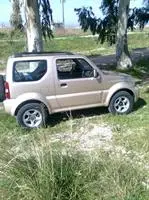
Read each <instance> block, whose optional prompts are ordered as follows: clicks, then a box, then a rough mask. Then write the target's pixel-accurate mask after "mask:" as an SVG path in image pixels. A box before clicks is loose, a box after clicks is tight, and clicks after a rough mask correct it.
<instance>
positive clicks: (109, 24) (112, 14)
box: [75, 0, 118, 45]
mask: <svg viewBox="0 0 149 200" xmlns="http://www.w3.org/2000/svg"><path fill="white" fill-rule="evenodd" d="M100 9H101V10H102V13H103V15H104V18H103V19H101V18H96V16H95V15H94V13H93V11H92V7H87V8H86V7H83V8H78V9H75V11H76V13H77V15H78V16H79V22H80V25H81V27H82V29H83V30H84V31H87V30H88V29H90V30H91V32H92V33H93V35H95V34H98V35H99V37H98V39H99V41H100V43H101V44H103V43H104V42H105V41H107V42H108V43H109V44H110V45H112V44H114V43H115V39H116V38H115V37H116V31H117V23H118V0H104V1H103V3H102V5H101V7H100Z"/></svg>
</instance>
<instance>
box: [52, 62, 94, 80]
mask: <svg viewBox="0 0 149 200" xmlns="http://www.w3.org/2000/svg"><path fill="white" fill-rule="evenodd" d="M56 67H57V74H58V78H59V79H77V78H90V77H93V75H94V73H93V71H94V70H93V68H92V67H91V66H90V64H89V63H88V62H87V61H85V60H84V59H58V60H57V61H56Z"/></svg>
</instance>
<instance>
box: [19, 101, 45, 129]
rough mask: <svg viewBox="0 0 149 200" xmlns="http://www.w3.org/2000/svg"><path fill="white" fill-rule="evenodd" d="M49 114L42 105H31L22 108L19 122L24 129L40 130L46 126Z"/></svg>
mask: <svg viewBox="0 0 149 200" xmlns="http://www.w3.org/2000/svg"><path fill="white" fill-rule="evenodd" d="M46 120H47V112H46V110H45V108H44V106H43V105H42V104H39V103H30V104H26V105H24V106H22V107H21V108H20V109H19V111H18V113H17V121H18V123H19V125H20V126H22V127H24V128H39V127H43V126H45V125H46Z"/></svg>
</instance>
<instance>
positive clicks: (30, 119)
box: [23, 109, 42, 128]
mask: <svg viewBox="0 0 149 200" xmlns="http://www.w3.org/2000/svg"><path fill="white" fill-rule="evenodd" d="M41 122H42V114H41V112H40V111H38V110H36V109H30V110H27V111H26V112H25V113H24V114H23V123H24V124H25V126H27V127H29V128H35V127H38V126H39V125H40V124H41Z"/></svg>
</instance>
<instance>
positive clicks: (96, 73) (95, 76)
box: [94, 69, 100, 78]
mask: <svg viewBox="0 0 149 200" xmlns="http://www.w3.org/2000/svg"><path fill="white" fill-rule="evenodd" d="M98 77H100V75H99V73H98V72H97V71H96V70H95V69H94V78H98Z"/></svg>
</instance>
